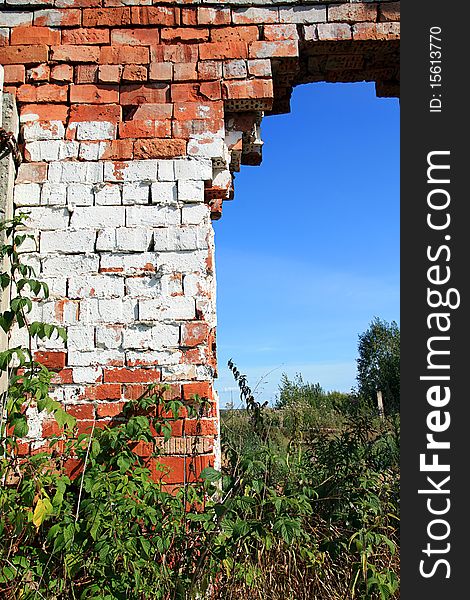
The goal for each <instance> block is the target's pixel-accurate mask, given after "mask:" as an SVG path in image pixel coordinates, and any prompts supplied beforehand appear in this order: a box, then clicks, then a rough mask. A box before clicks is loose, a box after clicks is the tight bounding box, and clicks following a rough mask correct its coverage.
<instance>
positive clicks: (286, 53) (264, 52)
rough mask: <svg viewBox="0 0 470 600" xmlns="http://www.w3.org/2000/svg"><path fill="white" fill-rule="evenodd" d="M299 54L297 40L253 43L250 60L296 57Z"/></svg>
mask: <svg viewBox="0 0 470 600" xmlns="http://www.w3.org/2000/svg"><path fill="white" fill-rule="evenodd" d="M298 54H299V50H298V45H297V42H296V41H295V40H284V41H278V42H252V43H251V44H250V49H249V57H250V58H274V57H276V58H277V57H296V56H298Z"/></svg>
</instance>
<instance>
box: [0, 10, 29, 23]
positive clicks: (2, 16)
mask: <svg viewBox="0 0 470 600" xmlns="http://www.w3.org/2000/svg"><path fill="white" fill-rule="evenodd" d="M32 21H33V13H32V12H31V11H24V12H16V11H9V10H1V11H0V27H19V26H21V25H31V23H32Z"/></svg>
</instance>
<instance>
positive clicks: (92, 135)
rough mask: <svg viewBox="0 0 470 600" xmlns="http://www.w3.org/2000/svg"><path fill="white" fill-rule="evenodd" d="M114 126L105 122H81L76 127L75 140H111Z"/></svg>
mask: <svg viewBox="0 0 470 600" xmlns="http://www.w3.org/2000/svg"><path fill="white" fill-rule="evenodd" d="M115 137H116V125H115V124H114V123H108V122H107V121H81V122H80V123H78V126H77V140H112V139H114V138H115Z"/></svg>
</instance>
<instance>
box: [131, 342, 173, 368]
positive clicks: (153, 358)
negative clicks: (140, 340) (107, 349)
mask: <svg viewBox="0 0 470 600" xmlns="http://www.w3.org/2000/svg"><path fill="white" fill-rule="evenodd" d="M152 343H156V342H154V341H153V342H152ZM181 358H182V352H180V351H179V350H172V351H160V352H158V351H144V352H135V351H132V350H130V351H129V352H126V363H127V364H129V363H130V364H132V363H141V364H148V365H151V364H158V365H177V364H179V363H180V362H181Z"/></svg>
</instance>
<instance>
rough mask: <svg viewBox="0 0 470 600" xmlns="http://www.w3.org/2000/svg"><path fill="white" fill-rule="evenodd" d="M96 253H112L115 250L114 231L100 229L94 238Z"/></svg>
mask: <svg viewBox="0 0 470 600" xmlns="http://www.w3.org/2000/svg"><path fill="white" fill-rule="evenodd" d="M95 248H96V251H97V252H103V251H104V252H112V251H113V250H116V229H100V230H99V231H98V236H97V238H96V246H95Z"/></svg>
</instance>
